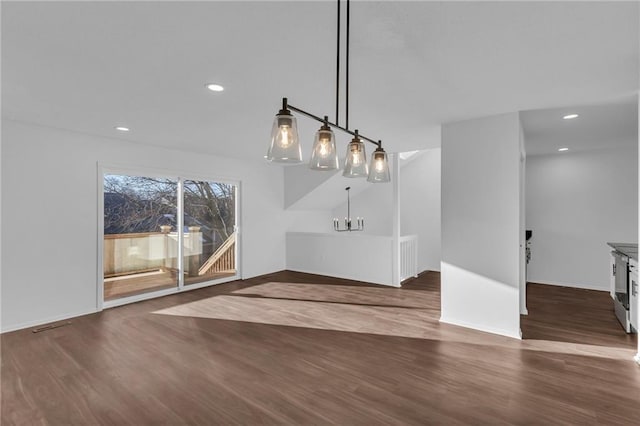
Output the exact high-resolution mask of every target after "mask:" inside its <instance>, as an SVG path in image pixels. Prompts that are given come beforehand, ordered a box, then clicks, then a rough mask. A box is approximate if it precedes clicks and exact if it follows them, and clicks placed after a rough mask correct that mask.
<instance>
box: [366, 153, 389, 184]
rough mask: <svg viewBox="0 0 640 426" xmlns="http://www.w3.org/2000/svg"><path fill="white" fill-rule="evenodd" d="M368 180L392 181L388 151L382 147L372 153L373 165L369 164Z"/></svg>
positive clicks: (372, 181)
mask: <svg viewBox="0 0 640 426" xmlns="http://www.w3.org/2000/svg"><path fill="white" fill-rule="evenodd" d="M367 181H368V182H371V183H383V182H390V181H391V175H390V174H389V161H387V153H386V152H384V149H382V148H376V150H375V151H374V152H373V154H371V165H370V166H369V177H368V178H367Z"/></svg>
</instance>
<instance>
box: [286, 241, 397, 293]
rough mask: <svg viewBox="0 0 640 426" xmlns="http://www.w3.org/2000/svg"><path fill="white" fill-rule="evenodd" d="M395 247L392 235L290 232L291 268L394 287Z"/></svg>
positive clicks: (289, 251)
mask: <svg viewBox="0 0 640 426" xmlns="http://www.w3.org/2000/svg"><path fill="white" fill-rule="evenodd" d="M392 247H393V240H392V238H391V237H390V236H389V237H382V236H374V235H366V234H362V233H350V232H348V233H347V232H345V233H337V232H333V233H310V232H289V233H287V269H289V270H291V271H299V272H307V273H311V274H320V275H326V276H330V277H338V278H345V279H350V280H357V281H365V282H370V283H375V284H382V285H389V286H391V285H393V276H392V269H393V268H392V266H393V256H392ZM363 254H366V256H365V255H363Z"/></svg>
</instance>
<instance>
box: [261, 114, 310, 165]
mask: <svg viewBox="0 0 640 426" xmlns="http://www.w3.org/2000/svg"><path fill="white" fill-rule="evenodd" d="M267 160H269V161H273V162H276V163H301V162H302V149H301V148H300V140H299V138H298V125H297V123H296V118H295V117H294V116H293V115H291V113H290V112H289V111H288V110H281V111H280V112H279V113H278V114H277V115H276V118H275V119H274V120H273V128H272V130H271V144H270V145H269V151H267Z"/></svg>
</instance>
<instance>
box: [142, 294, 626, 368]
mask: <svg viewBox="0 0 640 426" xmlns="http://www.w3.org/2000/svg"><path fill="white" fill-rule="evenodd" d="M434 298H435V297H434V295H433V294H430V293H429V292H418V291H410V292H407V291H403V290H402V289H395V288H381V287H366V286H337V285H326V286H325V285H322V284H294V283H273V282H271V283H266V284H262V285H257V286H252V287H249V288H246V289H242V290H237V291H235V292H234V293H231V294H227V295H219V296H214V297H210V298H207V299H202V300H198V301H195V302H190V303H185V304H182V305H177V306H173V307H171V308H167V309H162V310H159V311H156V312H154V313H156V314H163V315H174V316H185V317H195V318H210V319H219V320H229V321H243V322H250V323H259V324H271V325H280V326H291V327H304V328H312V329H321V330H334V331H343V332H351V333H367V334H377V335H386V336H396V337H408V338H416V339H431V340H439V341H446V342H451V343H456V342H458V343H464V344H472V345H483V346H495V347H500V348H505V349H513V350H529V351H540V352H552V353H558V354H570V355H581V356H591V357H599V358H610V359H619V360H625V361H632V359H633V356H634V355H635V352H634V351H633V350H631V349H623V348H619V347H607V346H598V345H588V344H579V343H568V342H558V341H550V340H523V341H520V340H516V339H511V338H507V337H503V336H497V335H493V334H488V333H482V332H478V331H475V330H471V329H467V328H463V327H456V326H453V325H447V324H442V323H440V322H439V319H440V311H439V309H434V308H433V304H434ZM438 305H439V300H438ZM438 307H439V306H438Z"/></svg>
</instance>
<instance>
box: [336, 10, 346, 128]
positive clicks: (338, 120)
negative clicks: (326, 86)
mask: <svg viewBox="0 0 640 426" xmlns="http://www.w3.org/2000/svg"><path fill="white" fill-rule="evenodd" d="M337 3H338V19H337V20H338V28H337V31H336V34H337V37H336V40H337V41H336V43H337V44H336V124H338V123H339V122H340V115H339V113H340V0H338V2H337ZM347 127H348V126H347Z"/></svg>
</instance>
